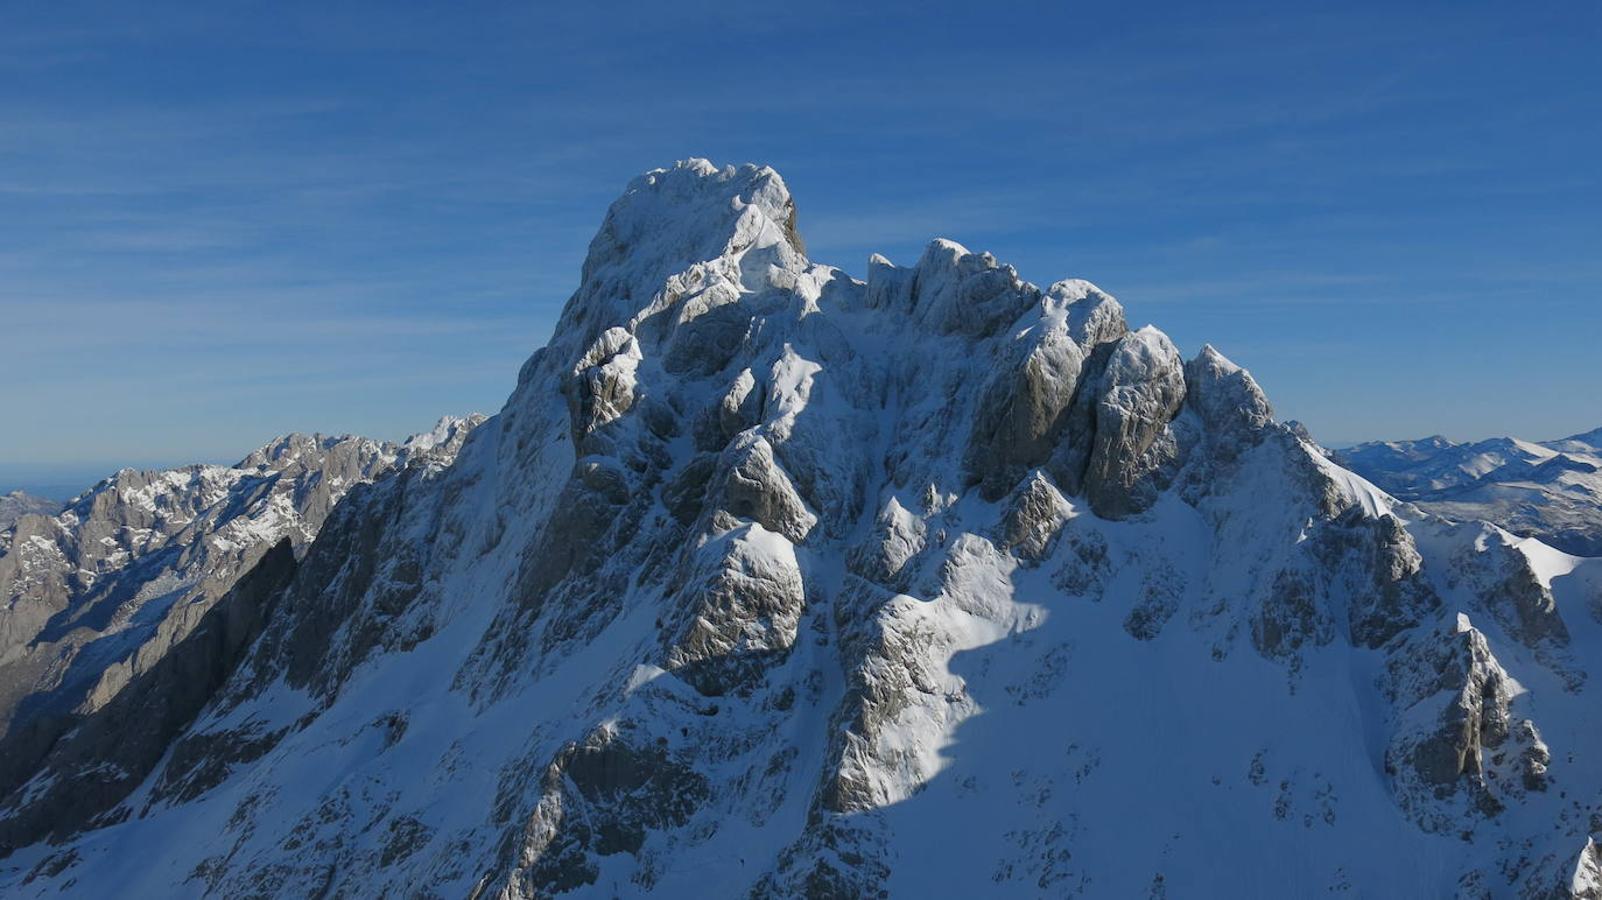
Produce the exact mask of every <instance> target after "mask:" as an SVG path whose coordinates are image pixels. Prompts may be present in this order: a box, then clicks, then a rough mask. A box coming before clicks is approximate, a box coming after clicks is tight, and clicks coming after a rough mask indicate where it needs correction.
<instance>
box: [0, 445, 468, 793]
mask: <svg viewBox="0 0 1602 900" xmlns="http://www.w3.org/2000/svg"><path fill="white" fill-rule="evenodd" d="M482 420H483V417H482V416H472V417H468V418H450V417H447V418H445V419H442V420H440V422H439V424H438V426H436V428H435V429H434V430H433V431H431V432H426V433H424V434H422V435H418V436H414V437H413V438H410V439H408V440H407V441H405V442H402V443H399V444H397V443H391V442H380V441H373V440H369V439H366V438H358V437H349V436H345V437H324V436H322V435H304V434H291V435H287V436H284V437H281V438H278V439H276V440H274V441H273V442H271V443H269V444H267V445H265V446H263V447H261V448H260V449H258V450H256V451H254V452H252V453H251V454H250V455H249V456H247V457H246V458H245V459H243V460H241V461H240V462H239V463H238V464H236V465H234V466H204V465H197V466H188V467H184V468H180V469H172V470H167V471H138V470H134V469H124V470H122V471H120V472H117V473H116V474H115V475H113V476H111V477H110V478H107V479H105V480H103V481H101V482H100V483H98V484H96V485H95V486H93V487H92V488H90V489H89V490H88V491H86V492H85V493H84V494H83V495H82V496H79V497H77V498H74V499H73V500H72V501H71V502H70V503H68V504H66V507H65V509H61V510H60V511H59V512H58V513H56V514H53V515H46V514H29V515H25V516H22V517H19V518H18V519H17V521H16V522H15V523H14V524H13V525H12V526H11V527H10V528H8V529H6V530H5V531H4V532H3V533H0V603H3V605H0V610H3V612H0V760H3V762H0V789H3V790H5V791H7V792H9V791H11V790H12V789H14V788H15V787H16V786H17V785H18V784H20V783H21V782H22V781H23V780H25V779H26V778H27V777H28V776H29V775H30V774H32V773H34V772H35V770H36V766H37V765H38V764H39V761H40V760H41V759H43V758H45V756H46V755H47V754H48V753H49V752H50V750H51V747H52V746H53V745H54V744H55V742H56V741H57V739H58V738H59V737H60V736H61V735H62V734H63V733H65V732H66V731H67V730H68V729H69V728H71V727H72V726H73V724H74V723H75V722H77V721H79V719H80V718H81V717H82V716H85V715H92V714H94V713H96V712H97V711H99V710H101V709H103V708H105V707H106V706H108V704H111V703H112V702H113V701H114V700H115V698H116V697H117V696H118V694H119V693H120V692H121V691H122V689H123V688H124V687H125V686H127V685H128V684H129V683H131V682H133V681H135V680H137V679H139V678H140V677H142V676H143V675H145V674H146V673H148V672H150V671H151V670H153V669H155V668H157V667H159V666H161V665H163V664H164V663H163V661H164V660H166V658H167V657H168V656H169V654H170V652H171V650H172V649H173V648H174V647H176V646H178V645H180V644H182V643H183V642H184V641H185V639H186V638H187V637H188V636H189V635H190V634H191V633H192V632H193V631H194V630H195V629H196V628H197V627H198V626H199V625H200V624H201V623H203V622H205V621H206V620H207V617H208V615H209V614H210V612H211V610H212V608H213V607H214V606H215V605H216V604H217V602H218V601H219V600H220V599H221V598H223V597H224V596H225V595H227V594H228V593H229V592H230V591H231V590H232V589H233V588H234V587H235V585H236V584H237V583H238V582H239V581H240V580H241V579H242V578H244V577H245V576H246V575H247V573H250V572H251V571H252V570H253V569H255V568H257V567H258V565H259V564H261V563H262V562H263V560H265V559H267V558H268V557H270V556H272V555H273V551H274V548H275V547H277V546H278V545H280V544H282V545H283V552H282V553H281V554H279V556H277V557H274V558H273V561H274V563H275V565H277V566H279V567H283V566H292V565H293V559H294V555H295V554H296V553H300V552H303V551H304V548H305V547H306V546H308V545H309V544H310V542H311V541H312V539H313V538H314V537H315V536H316V533H317V529H318V528H319V527H320V526H321V525H322V523H323V521H324V520H325V519H326V518H327V516H328V515H329V512H330V511H331V510H332V509H333V507H334V505H335V504H336V503H337V502H338V501H339V500H340V499H341V498H342V497H343V496H344V495H345V494H346V493H347V492H348V491H350V490H351V489H352V488H353V487H355V486H357V485H359V484H363V483H366V482H370V481H372V480H373V479H375V478H378V477H380V476H382V475H384V474H386V473H388V472H390V471H392V470H394V469H396V468H406V467H408V466H412V465H417V466H427V467H432V468H435V469H437V468H439V467H442V466H444V465H447V464H448V463H449V462H450V460H451V459H452V458H453V457H454V455H455V452H456V450H457V449H459V448H460V446H461V443H462V441H463V440H465V439H466V435H467V434H468V432H470V431H471V429H472V428H473V427H474V426H475V425H477V424H478V423H479V422H481V421H482ZM58 509H59V506H58ZM119 737H120V736H119Z"/></svg>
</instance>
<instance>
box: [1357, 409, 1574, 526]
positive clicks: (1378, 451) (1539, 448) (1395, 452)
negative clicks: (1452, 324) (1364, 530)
mask: <svg viewBox="0 0 1602 900" xmlns="http://www.w3.org/2000/svg"><path fill="white" fill-rule="evenodd" d="M1334 457H1335V459H1337V460H1338V461H1339V462H1340V463H1341V464H1342V465H1344V466H1346V467H1347V468H1350V469H1351V470H1352V471H1354V472H1357V473H1358V474H1360V475H1362V476H1363V477H1364V478H1367V479H1368V480H1370V481H1372V482H1374V483H1375V484H1377V485H1379V486H1380V487H1382V488H1384V489H1385V490H1387V491H1389V492H1390V493H1391V494H1393V495H1395V496H1397V497H1399V498H1402V499H1404V500H1411V501H1413V502H1415V503H1417V504H1418V505H1419V506H1421V507H1423V508H1424V509H1427V510H1429V511H1430V512H1432V513H1436V514H1437V515H1441V516H1444V517H1447V518H1449V519H1454V520H1460V521H1467V520H1472V519H1482V520H1485V521H1488V522H1494V523H1496V524H1497V525H1500V526H1502V527H1503V528H1506V529H1507V530H1509V531H1511V532H1513V533H1515V534H1519V535H1525V536H1529V537H1538V538H1540V539H1541V540H1543V541H1545V542H1546V543H1548V544H1551V545H1552V546H1553V547H1556V548H1558V549H1560V550H1564V551H1567V552H1569V553H1575V554H1578V555H1581V556H1602V429H1597V430H1596V431H1590V432H1587V433H1585V434H1577V435H1574V436H1573V437H1568V438H1564V439H1562V440H1557V441H1547V442H1544V443H1534V442H1531V441H1522V440H1518V439H1516V438H1491V439H1490V440H1485V441H1478V442H1475V443H1455V442H1453V441H1449V440H1447V439H1446V438H1443V437H1439V436H1436V437H1431V438H1425V439H1423V440H1418V441H1390V442H1376V443H1370V444H1359V445H1357V446H1355V447H1351V448H1349V449H1346V450H1340V451H1336V452H1335V453H1334Z"/></svg>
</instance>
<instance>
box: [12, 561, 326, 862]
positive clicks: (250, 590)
mask: <svg viewBox="0 0 1602 900" xmlns="http://www.w3.org/2000/svg"><path fill="white" fill-rule="evenodd" d="M294 570H295V555H294V552H293V551H292V550H291V549H290V541H289V539H288V538H285V539H283V540H282V541H280V542H279V543H278V544H277V545H276V546H275V547H273V548H272V549H271V550H269V551H268V552H267V553H266V554H265V555H263V556H262V558H261V560H260V561H259V562H257V563H256V565H255V566H253V567H252V568H251V570H250V571H249V572H248V573H246V574H245V576H244V577H242V578H240V579H239V581H238V583H237V584H236V585H235V586H234V587H233V589H232V590H230V591H229V592H228V593H227V594H226V595H224V596H223V597H222V598H221V599H220V600H218V601H217V602H216V603H214V604H212V606H211V607H210V608H209V609H207V610H206V612H205V613H203V614H202V615H201V618H200V621H199V622H198V623H197V624H196V625H195V627H194V628H192V629H191V630H190V631H189V633H188V634H187V635H185V636H184V637H183V638H182V639H181V640H180V641H178V642H177V643H176V644H175V645H174V646H172V647H171V648H170V649H168V650H167V652H166V653H164V654H163V655H162V656H161V657H160V659H158V660H157V661H155V662H154V663H152V664H151V665H150V666H149V667H148V668H147V669H145V670H144V671H143V672H141V673H140V674H139V675H138V676H137V677H136V678H135V679H134V680H133V681H132V682H131V683H130V684H128V685H127V687H126V688H125V689H124V690H122V691H120V692H118V694H117V695H116V697H115V698H113V699H111V700H108V701H107V702H105V703H102V704H99V705H97V706H95V707H94V708H93V710H92V711H90V712H87V713H84V714H80V715H72V716H69V717H67V718H66V720H65V721H60V722H57V721H51V720H41V719H35V720H31V721H30V722H29V723H28V724H27V725H25V726H24V728H23V732H22V733H20V734H19V733H13V734H12V735H8V736H7V738H8V739H7V741H6V742H5V744H4V748H5V750H6V752H5V754H4V755H3V756H0V760H3V762H0V792H3V793H4V798H5V799H4V801H3V804H4V805H3V806H0V849H4V850H10V849H12V848H15V847H19V846H26V845H27V844H31V843H34V842H36V841H39V840H41V839H43V838H47V837H48V838H53V839H56V840H59V839H61V838H64V837H66V836H68V835H70V834H72V833H74V832H76V831H78V830H79V829H82V828H83V827H85V826H86V825H88V824H89V823H90V822H93V821H95V817H97V816H100V815H102V814H104V813H106V812H107V811H109V810H111V809H112V808H113V807H115V806H117V805H118V804H119V803H121V802H122V801H123V800H124V799H125V798H127V797H128V795H129V794H131V793H132V792H133V791H134V789H136V788H137V787H138V786H139V785H140V784H141V783H142V782H143V781H144V780H145V778H146V777H148V776H149V775H150V773H151V771H152V770H153V769H154V768H155V766H156V763H157V762H158V761H159V760H160V759H161V758H162V757H163V756H164V755H165V754H166V753H167V751H168V747H169V745H170V744H171V742H172V741H173V740H174V739H175V738H176V737H177V736H178V735H180V734H181V733H182V732H183V730H184V729H185V728H187V727H188V726H189V724H190V723H191V722H192V721H193V720H194V718H195V716H196V715H197V714H198V713H199V712H200V711H201V709H202V708H204V707H205V705H206V704H207V703H208V702H209V701H210V700H211V698H212V695H213V694H214V693H215V692H216V690H217V689H218V688H219V687H221V685H222V682H223V681H224V680H225V679H226V678H227V677H228V676H229V675H230V674H232V672H233V669H234V666H235V665H236V664H237V663H238V661H239V659H240V658H241V657H242V656H243V654H244V652H245V650H246V649H247V648H248V647H249V646H250V644H251V643H252V642H253V641H254V640H255V639H256V636H257V635H258V634H259V633H260V632H261V626H262V622H263V620H264V618H265V617H266V615H267V614H268V612H269V611H270V607H271V604H272V603H273V602H274V600H275V599H276V598H277V595H278V592H279V591H281V590H282V589H283V587H284V586H285V585H286V584H288V582H289V579H290V577H291V576H292V575H293V574H294ZM44 728H49V729H50V731H52V732H54V734H55V735H56V736H54V737H51V738H49V739H48V740H46V735H45V734H44V733H42V729H44ZM17 738H21V740H17ZM25 747H26V749H29V750H34V751H37V753H36V754H35V753H27V752H26V751H25V749H24V748H25ZM113 818H115V817H113Z"/></svg>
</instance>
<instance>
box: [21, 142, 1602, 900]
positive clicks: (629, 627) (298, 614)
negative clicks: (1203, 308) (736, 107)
mask: <svg viewBox="0 0 1602 900" xmlns="http://www.w3.org/2000/svg"><path fill="white" fill-rule="evenodd" d="M1599 653H1602V562H1599V561H1598V560H1591V559H1582V558H1578V557H1573V556H1569V555H1566V554H1563V553H1560V552H1558V551H1555V550H1553V549H1551V548H1550V547H1547V546H1545V545H1543V544H1541V543H1540V542H1538V541H1534V540H1521V539H1518V538H1515V537H1513V536H1512V535H1510V534H1508V533H1507V532H1505V531H1502V530H1500V529H1498V528H1496V527H1494V526H1490V525H1482V524H1468V525H1453V524H1450V523H1447V522H1444V521H1442V520H1440V519H1438V518H1435V517H1432V516H1430V515H1428V514H1426V513H1425V512H1423V511H1422V510H1420V509H1418V508H1417V507H1415V506H1412V505H1409V504H1406V503H1402V502H1399V501H1397V500H1395V499H1393V498H1392V497H1391V496H1389V495H1387V494H1385V493H1384V492H1382V491H1381V490H1379V489H1377V488H1376V487H1374V486H1373V485H1372V484H1370V483H1369V482H1367V481H1365V480H1363V479H1362V478H1360V477H1358V476H1356V475H1354V474H1352V473H1350V472H1348V471H1347V470H1345V469H1342V468H1340V467H1339V466H1337V465H1336V464H1334V463H1333V462H1332V461H1330V460H1329V459H1327V458H1326V457H1325V456H1324V455H1323V454H1322V453H1321V452H1319V451H1318V450H1317V448H1316V447H1314V446H1313V445H1312V444H1311V443H1309V442H1308V441H1306V440H1305V439H1303V438H1302V437H1301V436H1299V434H1298V433H1297V432H1296V431H1294V430H1293V429H1291V428H1289V427H1286V426H1282V425H1279V424H1276V422H1275V421H1274V419H1273V416H1272V413H1271V410H1270V407H1269V404H1268V401H1267V400H1266V399H1265V397H1264V395H1263V392H1262V391H1261V390H1260V389H1259V388H1258V386H1257V384H1256V383H1255V382H1254V381H1253V380H1252V378H1251V377H1250V375H1248V374H1247V373H1246V372H1245V371H1243V370H1242V369H1240V368H1238V367H1237V366H1235V365H1233V364H1232V363H1230V362H1229V361H1228V360H1227V359H1226V358H1224V357H1223V356H1222V355H1220V354H1219V353H1217V352H1216V351H1214V350H1213V349H1212V348H1205V349H1203V350H1202V351H1201V352H1200V353H1199V354H1197V355H1196V356H1195V357H1194V358H1192V359H1190V360H1188V361H1187V360H1183V359H1181V357H1180V355H1179V353H1178V351H1177V350H1176V349H1175V347H1174V345H1173V344H1172V343H1171V342H1170V341H1169V339H1168V338H1167V337H1165V336H1164V335H1163V334H1162V333H1161V332H1160V331H1158V330H1156V329H1154V328H1151V327H1144V328H1140V329H1130V328H1129V327H1128V326H1127V325H1126V320H1125V313H1124V310H1123V309H1122V307H1121V306H1120V305H1119V304H1118V303H1117V302H1116V301H1114V300H1113V299H1112V298H1111V297H1109V296H1108V295H1106V294H1105V293H1103V292H1102V291H1100V290H1098V289H1097V288H1096V287H1094V286H1093V285H1091V284H1089V283H1087V282H1084V281H1076V280H1069V281H1059V282H1056V283H1054V284H1052V285H1050V286H1049V287H1046V288H1043V289H1042V288H1039V287H1036V286H1035V285H1033V284H1030V283H1027V282H1025V281H1022V280H1020V278H1019V277H1018V275H1017V274H1016V273H1015V272H1014V271H1013V270H1012V269H1011V268H1010V267H1007V266H1004V265H1001V264H1000V263H998V262H997V261H996V260H995V259H994V258H992V257H990V256H989V255H986V254H978V253H970V252H968V251H967V250H965V249H963V248H962V247H960V246H958V245H956V244H954V243H951V242H949V241H936V242H934V243H932V244H931V245H930V246H929V248H928V249H927V250H926V251H925V253H924V254H923V256H922V258H921V259H919V260H918V261H917V262H916V263H915V264H913V265H911V266H907V267H900V266H896V265H893V264H891V263H890V262H888V261H886V260H884V259H881V258H875V259H874V260H872V262H871V263H870V266H869V272H868V278H867V281H866V282H862V281H857V280H854V279H852V278H851V277H849V276H848V275H846V274H845V273H844V272H842V271H840V270H838V269H834V268H830V267H827V266H824V265H820V264H817V263H814V262H812V261H811V260H809V259H808V258H807V256H806V253H805V250H804V248H803V245H802V243H801V239H800V237H799V235H798V233H797V230H796V216H795V208H794V206H793V204H792V202H791V198H790V195H789V193H788V191H787V190H786V188H785V186H784V183H783V181H782V180H781V179H780V178H779V176H778V175H777V174H776V173H774V172H773V171H772V170H770V169H765V168H756V167H749V166H748V167H743V168H732V167H731V168H724V169H720V168H717V167H714V166H712V165H711V164H709V163H707V162H705V161H700V160H696V161H691V162H687V163H681V164H679V165H677V166H675V167H673V168H671V169H665V170H658V171H654V172H651V173H648V174H647V175H644V176H642V177H641V178H639V179H637V180H636V181H634V182H633V183H632V184H630V185H629V187H628V189H627V190H626V192H625V193H624V195H623V196H622V197H621V198H620V199H619V200H618V201H617V202H616V203H615V204H613V206H612V208H611V210H610V211H609V212H608V214H607V216H606V219H605V221H604V223H603V224H602V227H601V230H600V233H599V234H598V235H597V236H596V238H595V240H594V241H593V242H592V244H591V246H590V252H589V256H588V258H587V260H586V261H585V264H584V268H583V272H582V276H581V283H580V287H579V289H578V290H577V292H576V293H575V294H574V295H573V297H572V298H571V300H569V302H568V304H567V306H566V308H565V310H564V312H563V315H562V318H561V320H560V323H559V325H558V327H557V329H556V331H555V335H554V337H553V339H552V341H551V343H550V345H549V346H547V347H545V348H544V349H542V350H540V351H538V352H536V353H535V354H534V355H533V357H532V358H531V359H530V360H529V361H528V363H527V364H525V366H524V367H523V369H522V371H521V372H520V373H519V376H518V379H517V386H516V388H515V389H514V390H513V392H512V394H511V397H510V398H509V399H508V401H507V403H506V406H505V407H504V408H503V409H502V411H501V413H500V414H499V415H497V416H495V417H494V418H491V419H490V420H489V421H487V422H485V423H484V424H483V425H481V426H480V427H478V428H477V429H475V430H474V431H473V433H472V434H471V436H470V437H469V439H468V440H467V442H466V444H465V445H464V446H463V447H462V449H461V452H460V453H459V454H458V456H457V459H456V461H455V463H454V464H453V465H451V466H450V467H448V468H444V469H426V470H425V469H418V468H416V467H414V468H409V469H407V470H405V471H403V472H401V473H400V474H399V475H397V476H395V477H389V478H384V479H381V480H379V481H377V482H375V483H373V484H372V485H370V486H367V487H365V488H362V489H358V490H353V491H352V492H351V494H350V496H348V497H347V498H346V499H345V500H344V501H343V502H341V503H340V504H339V505H338V506H337V507H336V508H335V509H334V511H333V513H332V514H331V515H330V516H329V518H328V520H327V521H326V522H325V523H324V524H323V527H322V529H321V530H320V532H319V533H318V536H317V539H316V540H315V542H313V543H312V544H311V546H310V547H309V549H307V551H306V552H305V554H304V556H303V558H301V559H300V560H298V561H297V560H295V559H294V558H293V556H292V555H287V554H280V555H279V558H277V559H275V560H272V561H271V562H270V563H266V564H263V565H258V566H257V567H256V568H255V569H254V570H253V571H252V574H251V575H250V576H247V578H246V579H244V580H241V581H240V583H239V585H237V586H236V587H235V588H234V589H233V590H232V591H231V592H229V594H228V595H227V596H226V597H224V598H223V599H222V600H220V601H218V602H217V603H216V604H215V605H214V606H213V608H212V610H211V611H210V612H209V613H208V616H207V617H206V619H205V620H204V621H202V622H201V623H199V624H197V625H196V627H195V628H194V629H193V630H192V631H191V633H190V635H189V636H188V637H187V638H185V639H184V640H183V641H180V642H178V643H177V644H175V645H174V646H173V647H171V648H170V649H169V650H168V652H167V654H166V655H165V656H164V657H163V658H162V659H161V660H160V661H159V662H158V663H157V664H156V665H155V666H153V667H152V668H151V669H150V670H149V671H147V672H145V673H144V674H142V675H141V676H139V677H137V678H135V679H134V680H133V681H131V682H130V683H129V684H128V685H127V686H126V687H124V689H123V690H122V691H121V692H120V693H119V694H118V696H117V697H116V698H115V699H114V700H113V702H111V703H109V704H107V705H106V706H105V707H103V708H101V709H99V710H96V711H94V712H92V713H89V714H87V715H85V716H83V717H81V719H80V720H79V721H77V722H76V723H75V726H74V728H73V730H72V731H70V732H68V733H66V734H64V735H62V736H61V737H60V738H59V739H58V740H57V741H56V742H55V743H54V744H53V745H52V746H51V747H50V748H49V749H48V751H47V752H45V753H44V754H43V756H42V757H41V760H40V762H39V763H38V765H37V766H35V767H34V768H33V772H32V774H31V776H30V777H28V778H27V780H26V781H23V782H19V783H18V784H17V786H16V787H15V789H13V790H11V791H10V792H9V793H8V795H7V796H6V797H5V799H4V801H3V805H0V815H3V818H0V845H3V846H4V847H5V848H7V849H9V850H10V853H9V855H8V856H7V857H6V858H4V859H3V860H0V884H3V885H4V886H5V890H6V892H7V893H8V895H12V896H52V897H54V896H60V895H61V894H63V893H66V894H69V895H72V894H76V895H84V896H89V895H98V894H100V893H103V892H104V890H105V887H106V886H107V885H115V886H116V889H117V890H118V891H119V892H120V893H122V894H125V895H128V894H137V895H151V896H190V895H203V894H216V895H219V896H281V897H300V896H333V895H361V896H369V895H379V896H383V895H397V896H399V895H404V896H466V897H473V898H487V897H501V898H524V897H543V896H552V895H560V894H571V895H574V896H614V895H653V896H664V897H681V896H696V897H701V896H731V895H744V896H752V897H790V896H820V897H822V896H841V897H852V896H864V897H873V896H889V895H893V896H1027V897H1034V896H1066V895H1080V894H1083V895H1094V896H1151V897H1157V896H1167V895H1168V894H1169V893H1170V892H1171V893H1173V894H1175V895H1178V896H1209V895H1215V896H1216V895H1226V896H1273V897H1282V896H1309V895H1313V894H1318V895H1325V894H1336V895H1346V896H1440V895H1451V894H1459V895H1464V896H1574V897H1595V896H1596V895H1597V893H1598V891H1602V851H1599V850H1598V849H1597V845H1596V844H1595V843H1594V842H1593V840H1592V837H1591V835H1592V833H1594V832H1598V831H1602V767H1599V765H1598V762H1599V761H1602V729H1599V728H1597V727H1596V719H1595V715H1596V710H1597V709H1598V704H1597V702H1596V690H1597V687H1596V685H1595V684H1593V683H1592V681H1591V679H1590V678H1589V677H1588V676H1589V671H1590V668H1591V667H1592V666H1593V665H1594V664H1595V661H1596V660H1598V659H1599V658H1602V657H1599V655H1598V654H1599ZM197 670H198V671H200V672H201V673H203V677H191V675H190V673H193V672H195V671H197ZM174 698H177V699H176V700H175V699H174ZM197 709H198V710H200V712H199V713H198V714H197V715H196V714H193V711H194V710H197Z"/></svg>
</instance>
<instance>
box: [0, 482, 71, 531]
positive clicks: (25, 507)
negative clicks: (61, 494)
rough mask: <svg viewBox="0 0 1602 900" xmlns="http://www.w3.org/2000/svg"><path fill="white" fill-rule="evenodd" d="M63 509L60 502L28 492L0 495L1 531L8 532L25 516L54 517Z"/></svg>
mask: <svg viewBox="0 0 1602 900" xmlns="http://www.w3.org/2000/svg"><path fill="white" fill-rule="evenodd" d="M61 507H62V504H61V503H60V502H59V501H56V500H51V499H49V498H48V497H36V496H34V495H33V494H30V493H28V492H26V491H12V492H11V493H9V494H3V495H0V531H6V530H7V529H9V528H10V527H11V526H12V525H13V524H15V523H16V521H17V520H18V519H20V518H22V517H23V516H53V515H55V514H56V513H58V512H60V511H61Z"/></svg>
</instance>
